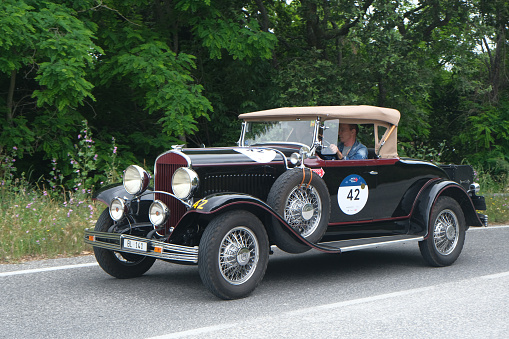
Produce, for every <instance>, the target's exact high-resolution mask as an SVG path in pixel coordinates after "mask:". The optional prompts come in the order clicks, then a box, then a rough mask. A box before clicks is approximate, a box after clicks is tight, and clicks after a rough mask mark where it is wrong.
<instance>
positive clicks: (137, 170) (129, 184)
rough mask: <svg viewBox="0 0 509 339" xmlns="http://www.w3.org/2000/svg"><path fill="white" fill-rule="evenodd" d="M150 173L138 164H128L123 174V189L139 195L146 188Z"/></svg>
mask: <svg viewBox="0 0 509 339" xmlns="http://www.w3.org/2000/svg"><path fill="white" fill-rule="evenodd" d="M149 182H150V174H148V172H147V171H145V170H144V169H143V168H142V167H140V166H138V165H130V166H128V167H127V168H126V169H125V171H124V175H123V184H124V189H125V190H126V191H127V193H129V194H132V195H139V194H141V193H143V192H145V190H146V189H147V188H148V184H149Z"/></svg>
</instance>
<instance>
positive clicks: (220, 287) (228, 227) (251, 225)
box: [198, 211, 269, 299]
mask: <svg viewBox="0 0 509 339" xmlns="http://www.w3.org/2000/svg"><path fill="white" fill-rule="evenodd" d="M199 248H200V249H199V252H198V270H199V272H200V277H201V279H202V281H203V284H204V285H205V286H206V287H207V288H208V289H209V291H210V292H212V293H213V294H214V295H215V296H217V297H218V298H221V299H239V298H244V297H247V296H248V295H249V294H250V293H251V292H253V291H254V289H255V288H256V287H257V286H258V285H259V284H260V282H261V281H262V279H263V276H264V275H265V270H266V269H267V263H268V261H269V239H268V237H267V233H266V232H265V228H264V227H263V225H262V223H261V222H260V220H259V219H258V218H257V217H256V216H254V215H253V214H251V213H249V212H246V211H231V212H226V213H224V214H221V215H219V216H217V217H216V218H215V219H213V220H212V221H211V222H210V223H209V224H208V226H207V228H206V229H205V231H204V232H203V236H202V238H201V240H200V247H199Z"/></svg>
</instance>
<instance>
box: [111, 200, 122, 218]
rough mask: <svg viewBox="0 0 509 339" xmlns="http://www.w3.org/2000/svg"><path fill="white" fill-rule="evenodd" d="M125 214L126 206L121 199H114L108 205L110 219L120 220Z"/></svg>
mask: <svg viewBox="0 0 509 339" xmlns="http://www.w3.org/2000/svg"><path fill="white" fill-rule="evenodd" d="M125 214H126V205H125V203H124V200H123V199H120V198H115V199H113V200H112V201H111V204H110V217H111V219H113V220H115V221H119V220H121V219H122V218H123V217H124V215H125Z"/></svg>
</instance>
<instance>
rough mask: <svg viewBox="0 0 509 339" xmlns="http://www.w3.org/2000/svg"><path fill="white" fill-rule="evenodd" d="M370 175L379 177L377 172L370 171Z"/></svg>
mask: <svg viewBox="0 0 509 339" xmlns="http://www.w3.org/2000/svg"><path fill="white" fill-rule="evenodd" d="M369 174H371V175H377V174H378V172H377V171H370V172H369Z"/></svg>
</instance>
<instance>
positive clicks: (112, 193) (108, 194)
mask: <svg viewBox="0 0 509 339" xmlns="http://www.w3.org/2000/svg"><path fill="white" fill-rule="evenodd" d="M116 197H119V198H125V199H126V200H133V199H134V198H135V197H134V196H133V195H132V194H129V193H127V191H126V190H125V188H124V185H122V184H120V183H117V184H111V185H108V186H105V187H104V188H102V189H101V190H99V191H97V192H96V193H94V195H93V196H92V200H96V201H100V202H102V203H104V204H106V205H108V206H109V205H110V203H111V201H112V200H113V199H114V198H116ZM139 199H140V200H142V201H150V202H152V201H154V193H153V192H152V190H150V189H148V190H146V191H145V192H144V193H143V194H142V195H141V196H140V197H139Z"/></svg>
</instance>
